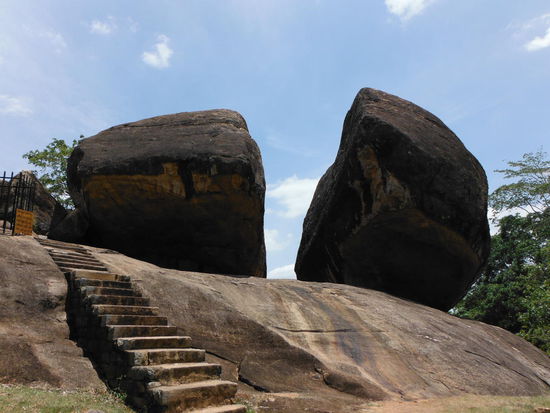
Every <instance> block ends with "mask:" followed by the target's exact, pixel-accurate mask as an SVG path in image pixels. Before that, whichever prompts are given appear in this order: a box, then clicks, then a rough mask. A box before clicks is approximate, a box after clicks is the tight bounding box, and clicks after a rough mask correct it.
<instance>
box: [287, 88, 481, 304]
mask: <svg viewBox="0 0 550 413" xmlns="http://www.w3.org/2000/svg"><path fill="white" fill-rule="evenodd" d="M489 240H490V238H489V228H488V223H487V179H486V177H485V173H484V171H483V168H482V167H481V165H480V164H479V162H478V161H477V160H476V159H475V158H474V156H473V155H472V154H471V153H470V152H468V150H467V149H466V148H465V147H464V145H463V144H462V143H461V142H460V140H459V139H458V138H457V137H456V135H455V134H454V133H453V132H452V131H451V130H449V129H448V128H447V127H446V126H445V125H444V124H443V122H441V120H439V119H438V118H437V117H435V116H434V115H432V114H431V113H429V112H427V111H425V110H424V109H422V108H420V107H418V106H416V105H414V104H412V103H411V102H408V101H406V100H403V99H400V98H398V97H396V96H393V95H390V94H387V93H384V92H381V91H378V90H374V89H362V90H361V91H360V92H359V93H358V95H357V97H356V98H355V101H354V102H353V105H352V107H351V109H350V110H349V112H348V114H347V116H346V119H345V122H344V128H343V132H342V140H341V143H340V148H339V150H338V154H337V156H336V160H335V161H334V164H333V165H332V166H331V167H330V168H329V169H328V170H327V172H326V173H325V174H324V176H323V177H322V178H321V180H320V182H319V184H318V186H317V189H316V191H315V195H314V198H313V201H312V203H311V206H310V208H309V211H308V213H307V216H306V218H305V220H304V226H303V234H302V240H301V244H300V249H299V252H298V257H297V261H296V268H295V271H296V274H297V276H298V279H300V280H305V281H329V282H336V283H343V284H350V285H355V286H360V287H366V288H373V289H377V290H382V291H386V292H389V293H391V294H394V295H397V296H400V297H404V298H408V299H411V300H414V301H416V302H420V303H423V304H426V305H429V306H432V307H436V308H439V309H443V310H446V309H449V308H451V307H452V306H453V305H454V304H456V302H457V301H458V300H459V299H460V298H461V297H462V296H463V295H464V293H465V292H466V291H467V289H468V287H469V286H470V285H471V284H472V283H473V282H474V280H475V279H476V277H477V276H478V275H479V273H480V271H481V269H482V268H483V266H484V264H485V262H486V259H487V255H488V252H489Z"/></svg>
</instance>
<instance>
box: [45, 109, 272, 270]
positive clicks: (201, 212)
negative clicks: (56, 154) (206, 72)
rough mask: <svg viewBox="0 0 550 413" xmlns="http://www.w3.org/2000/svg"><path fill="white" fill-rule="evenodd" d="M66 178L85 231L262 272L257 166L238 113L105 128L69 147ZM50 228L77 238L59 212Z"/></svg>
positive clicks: (148, 255)
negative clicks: (56, 224)
mask: <svg viewBox="0 0 550 413" xmlns="http://www.w3.org/2000/svg"><path fill="white" fill-rule="evenodd" d="M68 178H69V189H70V193H71V196H72V198H73V200H74V201H75V204H76V205H77V207H78V214H80V216H79V217H73V219H74V221H75V222H78V223H79V228H80V229H82V228H85V226H86V224H87V225H88V227H87V229H86V233H85V235H84V237H83V238H82V240H83V241H85V242H89V243H91V244H93V245H98V246H103V247H108V248H112V249H115V250H118V251H121V252H124V253H126V254H128V255H131V256H134V257H139V258H141V259H143V260H146V261H150V262H153V263H156V264H159V265H162V266H165V267H171V268H180V269H188V270H196V271H206V272H218V273H226V274H248V275H254V276H259V277H265V271H266V269H265V246H264V235H263V212H264V194H265V181H264V175H263V166H262V162H261V155H260V151H259V149H258V146H257V145H256V143H255V142H254V140H253V139H252V138H251V137H250V135H249V133H248V130H247V126H246V123H245V121H244V119H243V118H242V116H241V115H239V114H238V113H236V112H233V111H229V110H211V111H203V112H189V113H178V114H175V115H166V116H158V117H155V118H150V119H145V120H141V121H139V122H134V123H128V124H124V125H119V126H115V127H113V128H110V129H107V130H105V131H103V132H101V133H99V134H97V135H96V136H93V137H91V138H88V139H84V140H82V141H81V143H80V144H79V145H78V146H77V147H76V149H75V150H74V152H73V153H72V155H71V157H70V159H69V166H68ZM77 218H78V219H77ZM68 227H70V225H69V226H68ZM61 229H63V230H61ZM77 232H81V230H79V231H77ZM67 233H69V235H68V236H67V237H64V236H63V234H67ZM53 237H54V238H56V239H61V240H63V239H64V238H65V239H66V240H70V241H75V238H74V237H73V238H72V239H69V238H71V235H70V231H67V226H66V227H63V222H62V223H61V224H60V231H58V232H56V231H54V234H53Z"/></svg>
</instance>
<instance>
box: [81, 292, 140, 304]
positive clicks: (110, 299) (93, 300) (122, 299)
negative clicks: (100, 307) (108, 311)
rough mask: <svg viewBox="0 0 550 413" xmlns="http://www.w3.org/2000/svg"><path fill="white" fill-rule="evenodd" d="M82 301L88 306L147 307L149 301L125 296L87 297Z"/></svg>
mask: <svg viewBox="0 0 550 413" xmlns="http://www.w3.org/2000/svg"><path fill="white" fill-rule="evenodd" d="M84 301H85V302H86V303H89V304H92V305H93V304H110V305H132V306H140V307H148V306H149V299H148V298H145V297H128V296H125V295H96V294H91V295H88V296H87V297H86V298H85V299H84Z"/></svg>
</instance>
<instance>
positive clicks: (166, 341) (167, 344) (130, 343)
mask: <svg viewBox="0 0 550 413" xmlns="http://www.w3.org/2000/svg"><path fill="white" fill-rule="evenodd" d="M116 343H117V346H118V347H119V348H120V349H121V350H140V349H152V348H188V347H189V346H191V337H187V336H171V337H170V336H157V337H121V338H117V340H116Z"/></svg>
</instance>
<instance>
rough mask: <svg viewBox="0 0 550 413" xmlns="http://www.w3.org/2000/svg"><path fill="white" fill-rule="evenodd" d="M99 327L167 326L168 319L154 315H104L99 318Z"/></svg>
mask: <svg viewBox="0 0 550 413" xmlns="http://www.w3.org/2000/svg"><path fill="white" fill-rule="evenodd" d="M100 319H101V325H102V326H106V325H111V326H115V325H126V326H129V325H133V326H136V325H140V326H167V325H168V319H167V318H166V317H159V316H154V315H131V314H106V315H102V316H100Z"/></svg>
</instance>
